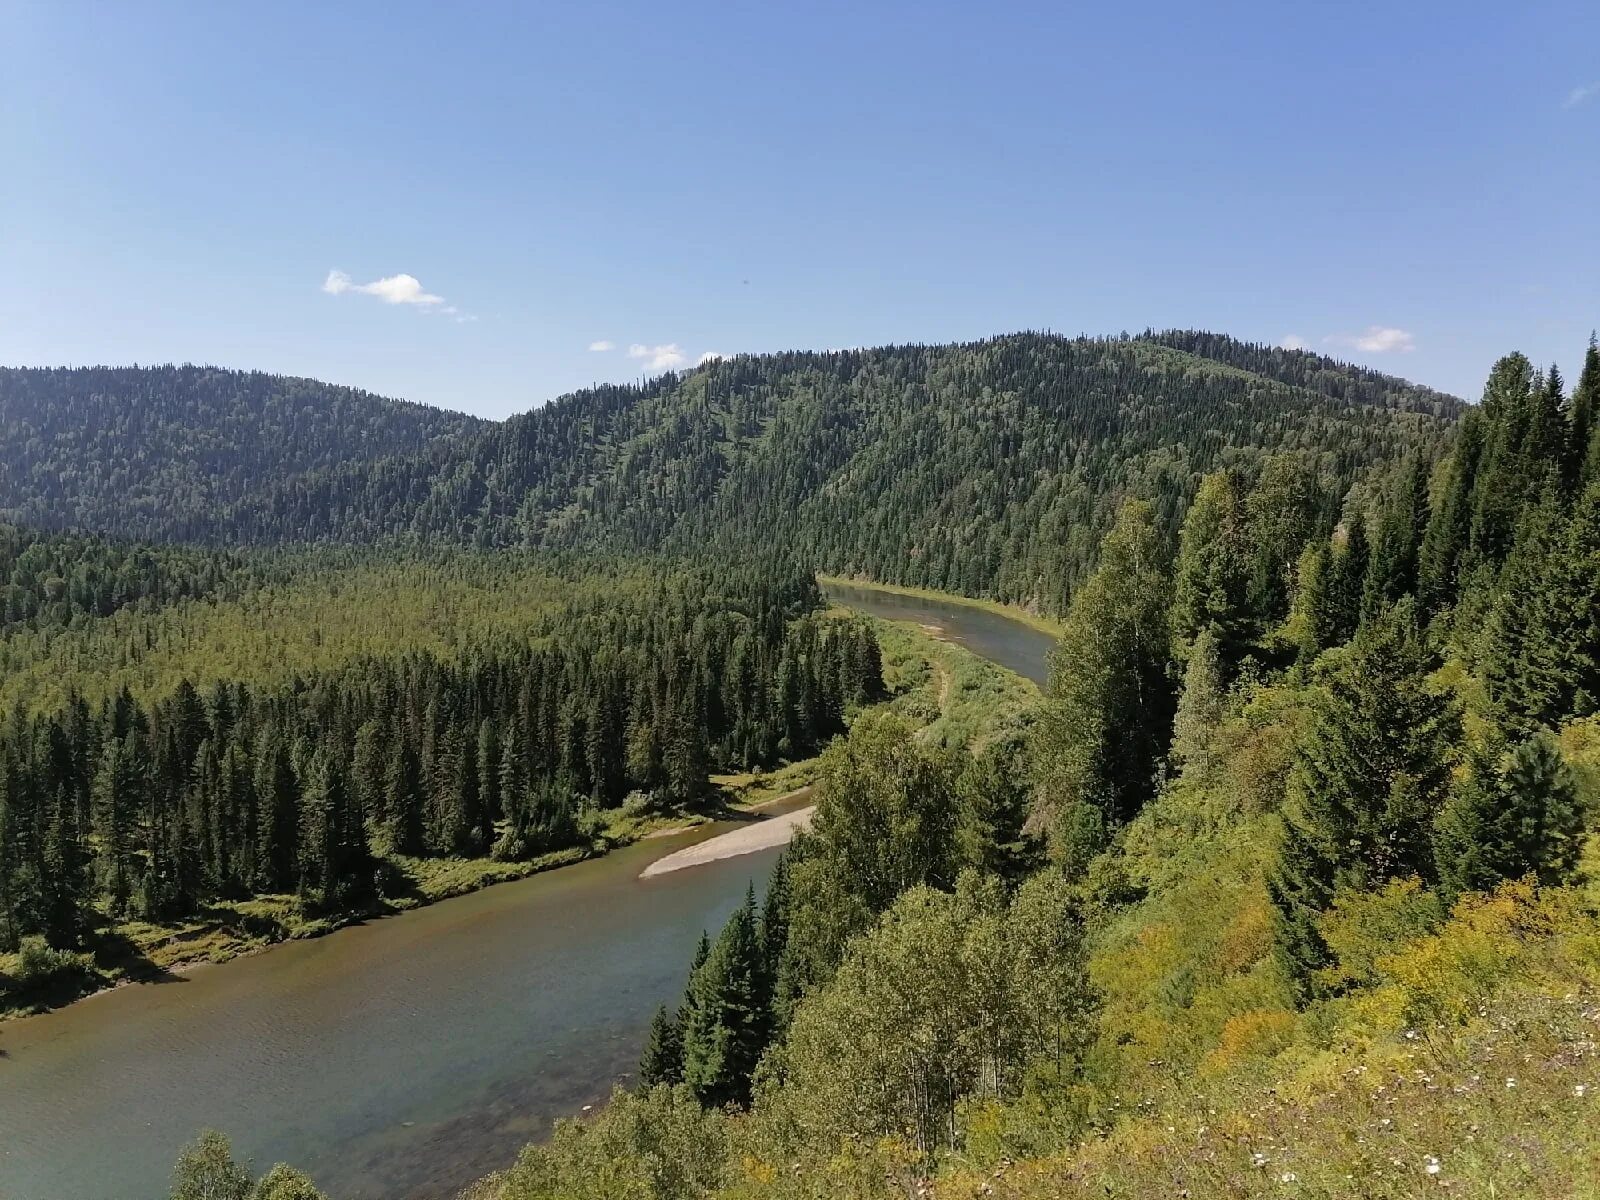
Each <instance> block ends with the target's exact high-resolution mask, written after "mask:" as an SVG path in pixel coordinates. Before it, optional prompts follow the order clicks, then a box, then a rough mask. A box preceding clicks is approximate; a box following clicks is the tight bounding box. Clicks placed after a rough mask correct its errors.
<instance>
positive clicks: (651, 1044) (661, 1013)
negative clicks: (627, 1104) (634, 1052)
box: [639, 1004, 683, 1088]
mask: <svg viewBox="0 0 1600 1200" xmlns="http://www.w3.org/2000/svg"><path fill="white" fill-rule="evenodd" d="M682 1082H683V1030H682V1028H681V1027H680V1026H679V1025H678V1019H677V1017H676V1016H675V1015H674V1014H673V1013H672V1012H671V1011H670V1010H669V1009H668V1008H667V1006H666V1005H665V1004H663V1005H662V1006H661V1007H660V1008H658V1009H656V1015H655V1019H654V1020H653V1021H651V1022H650V1040H649V1041H648V1042H646V1043H645V1048H644V1055H643V1057H642V1058H641V1059H640V1060H639V1084H640V1086H641V1087H647V1088H648V1087H655V1086H657V1085H658V1084H666V1085H667V1086H669V1087H675V1086H677V1085H678V1084H680V1083H682Z"/></svg>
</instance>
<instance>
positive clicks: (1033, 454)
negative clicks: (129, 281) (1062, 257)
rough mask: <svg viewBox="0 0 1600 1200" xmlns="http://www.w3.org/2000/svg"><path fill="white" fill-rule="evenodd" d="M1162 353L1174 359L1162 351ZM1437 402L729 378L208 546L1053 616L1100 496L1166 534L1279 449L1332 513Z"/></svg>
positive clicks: (971, 361)
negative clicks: (415, 547) (621, 564)
mask: <svg viewBox="0 0 1600 1200" xmlns="http://www.w3.org/2000/svg"><path fill="white" fill-rule="evenodd" d="M1180 347H1183V348H1180ZM1460 408H1461V405H1460V402H1459V401H1456V400H1454V399H1453V398H1451V397H1447V396H1443V395H1440V394H1438V393H1435V392H1431V391H1428V390H1427V389H1424V388H1419V387H1416V386H1414V385H1411V384H1407V383H1404V382H1402V381H1400V380H1396V379H1391V378H1389V377H1386V376H1381V375H1377V374H1375V373H1373V372H1367V371H1361V370H1358V369H1356V368H1352V367H1348V366H1344V365H1341V364H1337V363H1334V362H1332V361H1331V360H1328V359H1323V358H1320V357H1318V356H1315V355H1308V354H1303V353H1298V352H1287V351H1278V350H1269V349H1267V348H1265V347H1249V346H1245V345H1244V344H1242V343H1238V342H1234V341H1232V340H1231V339H1227V338H1219V337H1216V336H1214V335H1189V334H1169V335H1161V337H1160V338H1157V337H1153V336H1146V337H1142V338H1136V339H1135V338H1121V339H1088V338H1079V339H1067V338H1061V337H1056V336H1050V335H1042V334H1019V335H1014V336H1008V337H1001V338H995V339H992V340H989V341H983V342H975V343H968V344H962V345H950V346H896V347H887V348H882V349H876V350H866V351H846V352H838V353H820V354H806V353H793V354H778V355H770V356H763V357H740V358H735V359H730V360H724V361H720V362H715V363H712V364H709V365H707V366H705V367H703V368H700V369H698V370H696V371H693V372H690V373H688V374H685V375H682V376H677V375H671V374H669V375H665V376H662V377H661V378H659V379H657V380H653V381H651V382H649V383H646V384H644V385H642V386H639V387H601V388H595V389H592V390H589V391H585V392H579V393H575V394H573V395H569V396H565V397H563V398H561V399H559V400H556V401H554V402H552V403H551V404H549V405H547V406H545V407H544V408H541V409H538V410H535V411H533V412H531V413H528V414H525V415H523V416H520V417H516V418H513V419H512V420H509V421H507V422H505V423H504V424H502V425H499V426H495V427H492V428H490V429H487V430H485V431H483V432H482V433H480V434H479V435H478V436H477V437H475V438H473V439H471V440H470V441H469V442H468V443H466V444H464V445H463V446H462V447H461V448H460V452H459V453H457V454H454V455H452V456H451V458H450V459H449V461H448V463H442V462H439V461H436V460H434V459H431V458H426V457H413V458H411V459H394V460H388V461H383V462H367V463H358V464H354V465H351V466H349V467H345V468H340V469H337V470H334V471H331V472H323V473H317V474H311V475H307V476H304V477H301V478H298V479H294V480H289V481H287V482H286V483H285V484H284V485H282V486H281V487H279V488H277V489H275V490H274V491H273V492H272V493H271V494H270V495H268V496H266V497H264V498H262V499H261V500H260V502H258V503H247V504H245V505H243V506H241V508H240V509H239V510H238V511H237V512H235V513H233V514H230V515H229V517H228V519H227V520H226V521H225V522H223V523H221V524H219V525H218V526H217V527H216V532H217V534H218V535H219V536H233V537H245V538H247V539H249V540H255V541H275V540H284V539H292V538H296V537H314V538H329V539H341V540H342V539H350V538H370V537H376V536H385V535H400V536H410V537H424V538H432V537H443V538H448V539H452V540H462V541H470V542H476V543H480V544H490V545H492V544H509V543H526V544H532V545H538V546H558V547H583V548H599V549H612V550H623V551H633V550H640V549H648V550H657V549H665V550H671V551H697V552H704V551H707V550H710V551H712V552H715V553H718V554H739V553H742V552H745V551H746V550H748V549H749V548H751V547H768V546H770V545H772V544H773V543H774V542H777V543H781V544H785V545H787V546H788V547H789V548H791V549H792V550H794V551H795V552H797V553H798V554H800V555H802V556H803V557H805V558H807V559H808V560H809V561H811V562H813V563H814V564H816V565H817V566H819V567H822V568H826V569H828V570H831V571H835V572H840V573H850V572H856V571H860V572H864V573H867V574H870V575H873V576H876V577H878V578H881V579H886V580H891V581H894V582H899V583H907V584H916V585H922V586H929V587H937V588H943V589H947V590H952V591H959V592H965V593H968V594H986V593H990V594H999V595H1001V596H1004V597H1006V598H1008V599H1020V600H1036V601H1040V602H1042V603H1044V604H1046V605H1047V606H1050V607H1055V606H1057V605H1059V603H1060V600H1061V598H1062V597H1063V596H1064V594H1065V592H1066V590H1067V589H1068V588H1069V587H1070V586H1071V585H1072V584H1073V583H1074V582H1075V581H1076V579H1077V578H1078V577H1079V576H1080V575H1081V573H1082V571H1083V569H1084V567H1085V566H1086V565H1087V564H1088V563H1089V562H1090V561H1091V560H1092V556H1093V548H1094V546H1095V545H1096V543H1097V541H1098V538H1099V535H1100V533H1101V532H1102V531H1103V529H1104V527H1105V524H1106V522H1107V520H1108V517H1109V515H1110V513H1111V512H1112V511H1114V509H1115V507H1116V505H1117V504H1118V503H1119V501H1120V499H1121V498H1122V497H1124V496H1126V495H1129V494H1140V495H1146V496H1157V497H1160V498H1161V500H1160V503H1161V504H1162V505H1163V508H1162V511H1161V514H1160V515H1161V518H1162V520H1163V523H1164V525H1165V526H1166V528H1167V529H1168V531H1169V532H1170V531H1171V529H1172V528H1173V527H1174V526H1175V523H1176V521H1177V520H1178V519H1179V518H1180V517H1181V515H1182V511H1183V508H1184V506H1185V505H1186V504H1187V501H1188V498H1189V497H1190V496H1191V495H1192V493H1193V490H1194V487H1195V486H1196V484H1197V482H1198V479H1199V477H1200V475H1201V474H1202V473H1204V472H1205V471H1208V470H1212V469H1215V468H1216V467H1218V466H1224V465H1227V466H1234V467H1237V468H1239V469H1240V470H1241V471H1243V472H1244V473H1246V474H1250V473H1253V472H1254V470H1255V469H1256V468H1257V467H1258V465H1259V463H1260V462H1261V460H1262V459H1263V458H1264V456H1265V455H1267V454H1269V453H1272V452H1276V451H1286V450H1292V451H1304V452H1306V453H1307V455H1308V456H1309V457H1310V458H1311V459H1312V460H1313V461H1314V463H1315V466H1316V468H1317V472H1318V474H1319V476H1320V478H1321V482H1322V484H1323V487H1324V490H1325V492H1326V494H1327V503H1328V504H1329V505H1332V504H1334V503H1336V502H1337V500H1338V498H1339V497H1340V496H1341V495H1342V493H1343V492H1344V490H1345V489H1346V488H1347V487H1348V486H1349V485H1350V484H1351V483H1352V482H1353V481H1354V479H1355V478H1356V476H1357V475H1358V474H1359V473H1360V472H1361V471H1362V470H1363V469H1365V468H1366V467H1368V466H1370V465H1372V464H1374V463H1377V462H1383V461H1388V460H1390V459H1393V458H1395V457H1398V456H1399V455H1401V454H1403V453H1404V452H1405V451H1407V450H1408V449H1411V448H1415V447H1430V448H1431V447H1434V446H1436V445H1437V444H1438V443H1439V442H1440V440H1441V439H1442V438H1443V436H1444V435H1445V434H1446V433H1447V431H1448V429H1449V427H1450V425H1451V423H1452V421H1453V419H1454V417H1455V416H1456V415H1457V414H1458V412H1459V411H1460Z"/></svg>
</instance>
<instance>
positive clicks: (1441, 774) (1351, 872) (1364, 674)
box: [1269, 599, 1459, 984]
mask: <svg viewBox="0 0 1600 1200" xmlns="http://www.w3.org/2000/svg"><path fill="white" fill-rule="evenodd" d="M1431 667H1432V657H1431V655H1430V653H1429V652H1428V650H1427V647H1426V646H1425V644H1424V642H1423V639H1422V636H1421V633H1420V631H1419V630H1418V628H1417V623H1416V613H1415V607H1414V604H1413V602H1412V601H1411V600H1409V599H1407V600H1403V601H1401V602H1400V603H1399V604H1397V605H1395V606H1394V607H1393V608H1392V609H1390V610H1389V611H1387V612H1385V613H1383V614H1381V615H1380V616H1379V617H1378V618H1377V619H1376V620H1374V621H1373V622H1372V623H1371V624H1370V625H1368V626H1367V627H1365V628H1364V629H1363V630H1362V632H1361V633H1360V635H1358V637H1357V638H1356V640H1355V642H1354V643H1353V644H1352V645H1351V650H1350V655H1349V657H1348V658H1347V659H1346V660H1345V661H1344V662H1343V663H1342V664H1341V666H1340V668H1339V669H1338V670H1337V671H1336V672H1335V674H1334V675H1333V677H1332V678H1331V679H1330V681H1329V683H1328V687H1327V690H1326V692H1325V693H1324V694H1323V695H1322V696H1321V697H1320V699H1319V701H1318V704H1317V708H1316V711H1315V714H1314V717H1313V720H1312V722H1311V725H1310V727H1309V728H1308V730H1307V732H1306V735H1305V738H1304V740H1303V742H1302V744H1301V746H1300V748H1299V752H1298V754H1297V756H1296V759H1295V763H1294V768H1293V770H1292V772H1291V775H1290V783H1289V798H1288V802H1287V804H1286V805H1285V808H1284V812H1283V821H1284V824H1285V826H1286V832H1285V837H1284V841H1283V844H1282V847H1281V851H1280V855H1279V862H1278V864H1277V866H1276V868H1275V869H1274V871H1273V872H1272V875H1271V878H1270V879H1269V891H1270V894H1271V897H1272V901H1273V904H1274V907H1275V910H1276V913H1277V929H1278V938H1279V945H1280V948H1281V950H1282V951H1283V954H1284V956H1285V959H1286V961H1287V963H1288V964H1289V966H1290V969H1291V971H1292V973H1293V974H1294V975H1295V977H1296V978H1297V979H1299V980H1300V981H1301V983H1302V984H1304V983H1306V982H1308V981H1309V978H1310V975H1311V973H1312V971H1314V970H1315V968H1316V967H1318V966H1320V965H1321V964H1322V962H1323V961H1324V958H1325V955H1326V948H1325V947H1324V946H1323V945H1322V943H1321V939H1320V937H1319V936H1317V934H1316V930H1315V921H1314V917H1315V912H1316V911H1317V910H1318V909H1320V908H1321V907H1323V906H1324V905H1325V904H1326V903H1327V902H1328V899H1329V898H1330V897H1331V896H1332V895H1333V894H1334V893H1335V892H1336V891H1337V890H1338V889H1339V888H1341V887H1352V888H1357V889H1363V888H1368V887H1373V886H1377V885H1379V884H1381V883H1383V882H1384V881H1385V880H1387V879H1391V878H1396V877H1401V876H1406V875H1412V874H1420V875H1423V876H1431V874H1432V870H1433V856H1432V851H1431V843H1430V833H1431V828H1432V823H1433V821H1434V818H1435V816H1436V814H1437V813H1438V811H1439V809H1440V807H1441V806H1442V804H1443V802H1444V799H1445V796H1446V794H1447V792H1448V789H1449V782H1450V761H1451V755H1452V753H1453V750H1454V746H1455V743H1456V739H1457V736H1458V726H1459V717H1458V714H1457V712H1456V708H1455V706H1454V704H1453V702H1452V701H1451V700H1450V699H1449V698H1448V697H1446V696H1443V695H1440V694H1438V693H1436V692H1435V691H1434V690H1433V689H1432V688H1431V687H1430V686H1429V684H1428V679H1427V676H1428V673H1429V670H1430V669H1431Z"/></svg>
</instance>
